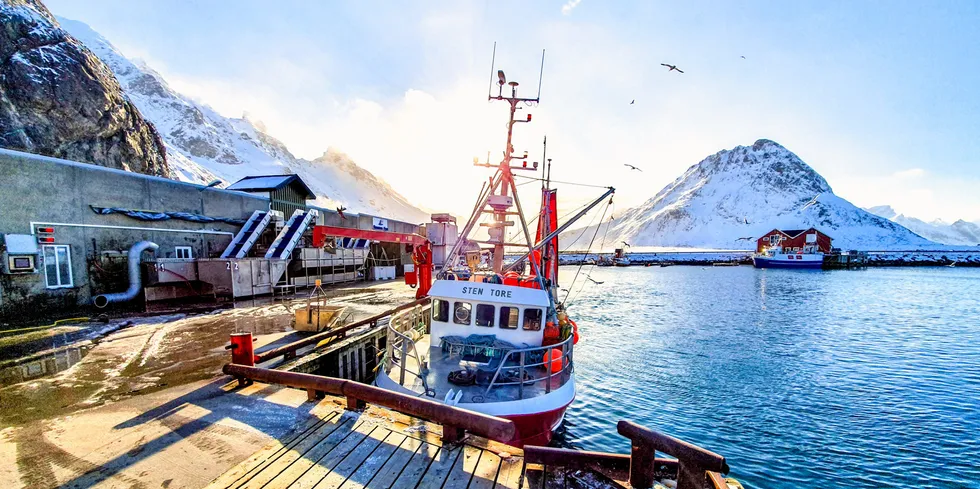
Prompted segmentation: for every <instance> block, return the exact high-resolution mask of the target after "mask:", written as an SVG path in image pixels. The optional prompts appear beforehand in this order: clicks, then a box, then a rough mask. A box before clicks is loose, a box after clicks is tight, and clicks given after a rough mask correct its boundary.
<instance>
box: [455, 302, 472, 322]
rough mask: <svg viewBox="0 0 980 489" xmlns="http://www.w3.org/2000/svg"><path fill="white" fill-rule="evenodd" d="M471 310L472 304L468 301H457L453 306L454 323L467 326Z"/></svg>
mask: <svg viewBox="0 0 980 489" xmlns="http://www.w3.org/2000/svg"><path fill="white" fill-rule="evenodd" d="M472 310H473V305H472V304H470V303H469V302H457V303H456V304H455V305H454V306H453V322H454V323H456V324H465V325H467V326H469V324H470V311H472Z"/></svg>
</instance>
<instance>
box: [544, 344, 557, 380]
mask: <svg viewBox="0 0 980 489" xmlns="http://www.w3.org/2000/svg"><path fill="white" fill-rule="evenodd" d="M544 363H545V365H548V368H549V369H550V370H551V373H553V374H556V373H558V372H561V350H559V349H557V348H552V349H550V350H548V351H546V352H544Z"/></svg>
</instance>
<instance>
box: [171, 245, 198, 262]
mask: <svg viewBox="0 0 980 489" xmlns="http://www.w3.org/2000/svg"><path fill="white" fill-rule="evenodd" d="M174 251H175V252H176V253H175V255H176V256H177V258H183V259H187V260H189V259H191V258H194V253H193V252H192V251H191V247H190V246H175V247H174Z"/></svg>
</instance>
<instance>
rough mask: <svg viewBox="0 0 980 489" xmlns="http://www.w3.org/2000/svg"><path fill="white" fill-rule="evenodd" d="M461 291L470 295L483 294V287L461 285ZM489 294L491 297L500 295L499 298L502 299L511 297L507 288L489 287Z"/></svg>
mask: <svg viewBox="0 0 980 489" xmlns="http://www.w3.org/2000/svg"><path fill="white" fill-rule="evenodd" d="M462 292H463V293H464V294H470V295H484V294H483V287H463V290H462ZM490 296H491V297H501V298H504V299H510V298H511V291H509V290H495V289H491V290H490Z"/></svg>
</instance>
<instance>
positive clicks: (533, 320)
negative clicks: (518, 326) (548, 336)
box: [524, 309, 541, 331]
mask: <svg viewBox="0 0 980 489" xmlns="http://www.w3.org/2000/svg"><path fill="white" fill-rule="evenodd" d="M524 329H525V330H527V331H539V330H540V329H541V309H525V310H524Z"/></svg>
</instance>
